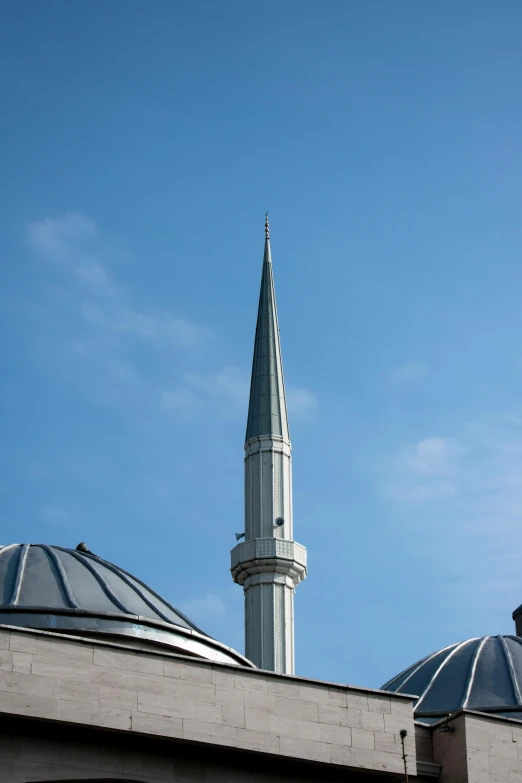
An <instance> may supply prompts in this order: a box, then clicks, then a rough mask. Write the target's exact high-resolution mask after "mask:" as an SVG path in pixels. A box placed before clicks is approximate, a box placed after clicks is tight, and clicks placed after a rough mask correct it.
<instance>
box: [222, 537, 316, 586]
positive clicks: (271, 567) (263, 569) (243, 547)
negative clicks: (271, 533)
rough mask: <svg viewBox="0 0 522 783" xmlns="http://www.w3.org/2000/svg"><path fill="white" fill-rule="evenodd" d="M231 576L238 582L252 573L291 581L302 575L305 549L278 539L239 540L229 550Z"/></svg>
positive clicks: (296, 581)
mask: <svg viewBox="0 0 522 783" xmlns="http://www.w3.org/2000/svg"><path fill="white" fill-rule="evenodd" d="M230 555H231V567H230V570H231V572H232V578H233V579H234V582H237V583H238V584H240V585H242V584H244V583H245V582H246V580H247V579H248V577H249V576H252V575H253V574H262V573H265V574H273V575H274V577H275V575H276V574H281V575H283V576H286V577H290V579H291V580H292V581H293V583H294V587H295V586H296V585H298V584H299V582H302V580H303V579H305V577H306V548H305V547H304V546H302V544H298V543H297V542H296V541H287V540H286V539H281V538H254V539H253V540H252V541H242V542H241V543H240V544H238V545H237V546H235V547H234V549H233V550H232V551H231V553H230Z"/></svg>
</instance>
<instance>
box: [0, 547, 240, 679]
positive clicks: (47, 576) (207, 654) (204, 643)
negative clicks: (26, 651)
mask: <svg viewBox="0 0 522 783" xmlns="http://www.w3.org/2000/svg"><path fill="white" fill-rule="evenodd" d="M80 547H81V548H82V550H81V551H78V550H75V549H66V548H65V547H61V546H48V545H46V544H11V545H9V546H0V624H5V625H18V626H22V627H26V628H40V629H45V630H49V631H59V632H62V633H77V634H82V635H85V634H96V635H102V636H111V637H112V636H114V635H118V636H124V637H127V641H130V639H129V637H132V638H133V639H135V640H140V644H141V645H143V644H147V645H150V644H153V645H158V644H161V645H169V646H170V647H172V648H175V649H176V650H177V651H179V652H183V653H184V654H188V655H195V656H197V657H200V658H206V659H209V660H214V661H221V662H226V663H236V664H241V665H244V666H251V665H252V664H250V662H249V661H247V659H246V658H244V657H243V656H242V655H240V654H239V653H236V652H235V651H234V650H231V649H230V648H229V647H226V646H225V645H223V644H221V643H220V642H216V641H215V640H214V639H212V638H211V637H210V636H207V634H205V633H204V632H203V631H202V630H201V629H200V628H198V627H197V626H196V625H195V624H194V623H192V622H191V621H190V620H189V619H188V618H187V617H185V615H184V614H182V613H181V612H180V611H178V610H177V609H175V608H174V607H173V606H172V605H171V604H169V603H168V602H167V601H165V599H163V598H161V596H159V595H158V594H157V593H156V592H154V590H151V588H150V587H147V585H145V584H144V583H143V582H141V581H140V580H139V579H136V577H134V576H132V575H131V574H129V573H127V571H124V570H123V569H122V568H118V567H117V566H115V565H113V564H112V563H109V562H108V561H106V560H102V558H100V557H97V556H96V555H94V554H92V553H91V552H89V551H88V550H87V548H86V547H85V545H80Z"/></svg>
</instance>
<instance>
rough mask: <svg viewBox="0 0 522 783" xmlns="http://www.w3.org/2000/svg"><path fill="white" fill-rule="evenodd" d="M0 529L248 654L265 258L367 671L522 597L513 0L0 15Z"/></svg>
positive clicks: (345, 608)
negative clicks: (239, 541) (241, 538)
mask: <svg viewBox="0 0 522 783" xmlns="http://www.w3.org/2000/svg"><path fill="white" fill-rule="evenodd" d="M2 16H3V19H2V25H1V33H0V35H1V39H2V40H1V42H0V43H1V45H0V98H1V105H2V124H1V129H0V134H1V139H2V144H1V153H0V155H1V170H2V189H1V196H0V198H1V205H0V206H1V209H0V221H1V230H0V253H1V264H0V316H1V319H2V328H1V330H0V342H1V349H2V356H3V361H2V383H1V387H0V438H1V443H2V449H1V455H0V460H1V463H0V502H1V508H2V519H3V521H2V523H1V527H0V530H1V531H2V533H1V535H2V539H3V541H2V543H10V542H13V541H32V542H35V543H38V542H46V543H56V544H60V545H64V546H75V545H76V544H77V543H78V542H79V541H82V540H85V541H87V543H88V545H89V546H90V548H91V549H92V550H93V551H95V552H96V553H98V554H100V555H101V556H102V557H105V558H107V559H109V560H111V561H113V562H116V563H117V564H119V565H121V566H122V567H124V568H126V569H127V570H129V571H131V572H133V573H135V574H136V575H137V576H139V577H140V578H142V579H143V580H144V581H146V582H148V583H149V584H150V585H151V586H152V587H154V588H155V589H157V590H158V591H159V592H161V593H162V594H164V595H165V597H167V598H168V599H170V600H171V601H172V603H174V605H176V606H178V607H179V608H181V609H183V610H184V611H186V612H187V613H188V614H189V615H190V616H191V617H192V618H193V619H194V620H195V621H196V622H197V623H199V624H200V625H201V626H202V627H203V628H204V629H205V630H207V631H208V632H209V633H211V634H212V635H214V636H216V637H217V638H219V639H220V640H221V641H223V642H226V643H228V644H230V645H231V646H234V647H236V648H238V649H240V650H242V649H243V605H242V593H241V590H240V588H238V587H237V585H234V584H233V582H232V580H231V578H230V573H229V550H230V549H231V548H232V546H233V545H234V543H235V539H234V532H235V531H240V530H242V529H243V520H242V492H243V473H242V471H243V438H244V428H245V422H246V409H247V394H248V380H249V373H250V361H251V355H252V348H253V337H254V328H255V317H256V306H257V296H258V290H259V282H260V274H261V261H262V251H263V219H264V212H265V210H266V209H268V210H270V216H271V229H272V231H271V233H272V252H273V260H274V272H275V282H276V290H277V297H278V307H279V320H280V327H281V333H282V346H283V357H284V366H285V377H286V381H287V386H288V396H289V416H290V427H291V435H292V441H293V453H294V503H295V508H294V520H295V531H296V537H297V539H298V540H299V541H300V542H302V543H303V544H305V545H306V546H307V547H308V553H309V577H308V579H307V580H306V582H304V583H303V584H302V585H301V586H300V587H299V589H298V591H297V596H296V645H297V670H298V673H300V674H302V675H306V676H311V677H318V678H320V679H326V680H330V679H331V680H335V681H339V682H349V683H353V684H359V685H369V686H374V687H377V686H379V685H380V684H382V682H384V681H385V680H387V679H388V678H389V677H391V676H392V675H393V674H395V673H396V672H397V671H399V670H400V669H402V668H404V667H405V666H406V665H408V664H410V663H411V662H413V661H414V660H417V659H418V658H420V657H421V656H423V655H425V654H428V653H430V652H432V651H433V650H435V649H437V648H440V647H442V646H444V645H447V644H450V643H452V642H455V641H459V640H461V639H464V638H467V637H470V636H475V635H483V634H490V633H492V634H494V633H501V632H508V633H509V632H512V630H513V624H512V621H511V618H510V614H511V611H512V610H513V609H514V608H515V607H516V606H518V604H520V603H521V602H522V575H521V572H520V552H521V549H522V402H521V382H522V358H521V352H520V345H519V343H520V335H521V334H522V308H521V306H520V302H521V293H520V292H521V290H522V265H521V263H520V259H521V251H522V230H521V225H522V221H521V205H522V153H521V149H522V148H521V144H520V139H521V138H522V100H521V99H522V95H521V92H522V87H521V81H520V78H519V75H520V72H521V68H522V45H521V44H522V41H521V38H522V33H521V30H522V7H521V6H520V3H519V2H517V0H512V1H510V0H500V2H497V3H494V4H492V3H490V2H485V1H484V2H482V1H481V0H469V1H466V0H461V2H458V3H453V2H441V3H436V4H434V3H419V2H417V1H415V2H414V1H413V0H412V1H411V2H408V1H407V0H398V1H397V2H395V3H390V2H387V0H371V2H365V3H355V2H346V0H330V2H328V3H324V2H318V1H317V2H311V1H310V0H299V2H297V1H296V2H294V1H293V0H283V2H273V1H272V0H266V1H265V2H263V3H262V4H258V3H255V4H254V3H245V2H243V1H242V0H241V1H240V0H237V1H235V0H225V2H221V3H216V2H213V1H212V2H211V1H210V0H209V1H208V2H203V1H202V0H193V1H192V2H171V1H170V0H155V2H153V3H145V2H137V1H136V0H110V2H102V1H101V0H93V1H92V2H89V3H71V2H67V0H47V1H46V2H45V3H43V2H41V0H25V2H23V3H10V4H4V8H3V11H2Z"/></svg>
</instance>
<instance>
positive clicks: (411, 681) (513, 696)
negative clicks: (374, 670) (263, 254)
mask: <svg viewBox="0 0 522 783" xmlns="http://www.w3.org/2000/svg"><path fill="white" fill-rule="evenodd" d="M382 688H383V690H387V691H395V692H396V693H414V694H418V695H419V698H418V700H417V702H416V705H415V708H414V709H415V716H416V718H418V719H420V720H428V721H429V720H430V719H440V717H442V716H444V715H448V714H449V713H450V712H457V711H458V710H461V709H469V710H477V711H479V712H493V713H496V714H500V715H505V716H510V717H512V718H517V719H519V720H522V696H521V691H522V639H521V638H519V637H518V636H484V637H482V638H481V639H468V640H467V641H465V642H459V643H458V644H452V645H450V646H449V647H445V648H444V649H442V650H439V651H438V652H435V653H432V654H431V655H428V656H427V657H426V658H423V659H422V660H421V661H418V662H417V663H415V664H414V665H413V666H410V667H409V668H408V669H405V670H404V671H403V672H401V673H400V674H398V675H397V676H396V677H394V678H393V679H391V680H389V681H388V682H387V683H385V685H383V686H382Z"/></svg>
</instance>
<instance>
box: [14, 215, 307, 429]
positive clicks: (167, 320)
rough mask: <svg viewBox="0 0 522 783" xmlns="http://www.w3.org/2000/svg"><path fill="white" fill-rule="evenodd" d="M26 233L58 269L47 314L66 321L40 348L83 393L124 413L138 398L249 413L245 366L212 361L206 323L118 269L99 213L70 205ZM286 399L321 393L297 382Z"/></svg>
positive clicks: (177, 413)
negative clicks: (151, 295) (141, 290)
mask: <svg viewBox="0 0 522 783" xmlns="http://www.w3.org/2000/svg"><path fill="white" fill-rule="evenodd" d="M27 241H28V244H29V246H30V247H31V249H32V250H33V251H34V253H36V255H37V257H38V258H39V259H40V261H41V262H42V264H43V265H44V268H46V269H47V268H48V269H49V276H50V279H51V277H52V281H53V282H52V285H51V284H50V285H49V288H48V305H49V306H48V307H47V308H46V310H45V313H46V316H47V314H48V313H50V312H54V313H55V316H56V319H57V320H59V321H60V326H59V328H54V329H53V330H52V332H53V336H52V339H53V340H54V343H53V345H52V346H49V345H46V346H44V347H42V351H41V353H42V355H44V356H46V357H47V361H52V362H53V369H54V370H55V371H58V372H61V373H62V374H64V375H65V376H66V377H67V380H68V381H69V382H70V383H72V384H73V385H74V386H75V387H76V388H77V389H78V391H80V392H81V394H82V395H83V396H86V397H88V398H89V399H90V400H92V401H94V402H96V403H98V404H103V405H113V406H116V407H117V408H118V411H119V412H120V413H125V412H126V411H129V412H130V411H134V412H136V410H137V408H138V407H139V410H140V412H148V414H149V415H151V416H154V415H161V416H165V415H168V416H171V417H175V418H176V419H181V420H183V419H186V418H190V417H191V416H192V415H193V414H197V415H201V414H202V413H205V415H206V414H208V415H212V416H216V415H217V416H225V417H229V416H236V415H238V416H239V415H241V416H245V415H246V409H247V405H248V388H249V381H250V373H249V372H248V370H247V369H246V368H245V369H243V368H241V367H238V366H236V365H231V364H225V365H224V366H222V367H221V368H219V367H218V368H215V363H216V360H215V357H214V356H213V355H212V351H213V348H214V347H215V345H216V342H217V341H216V338H215V335H214V334H213V332H212V330H211V329H210V328H209V327H208V326H207V325H206V324H201V323H198V322H196V321H194V320H192V319H190V318H189V317H187V315H186V314H183V313H179V312H169V311H165V310H163V311H162V310H158V309H157V308H154V307H151V306H149V304H148V303H146V302H145V303H144V302H142V301H138V299H139V294H138V295H136V294H135V293H134V292H133V291H132V290H130V289H129V287H128V286H127V285H125V284H124V283H122V282H120V281H119V280H118V279H117V277H116V276H115V274H114V271H113V267H114V264H113V263H112V258H113V249H114V247H115V243H114V241H113V240H112V239H111V238H110V237H107V236H105V235H104V233H103V232H102V231H101V229H100V228H99V227H98V225H97V224H96V223H95V221H94V220H92V218H90V217H89V216H87V215H84V214H82V213H78V212H76V213H74V212H71V213H67V214H66V215H64V216H62V217H59V218H45V219H43V220H39V221H36V222H34V223H31V224H30V225H29V226H28V228H27ZM44 337H45V330H43V332H42V335H40V330H39V334H38V338H39V339H44ZM49 339H51V338H49ZM153 352H154V353H153ZM154 354H157V357H156V360H155V358H154ZM213 365H214V367H213ZM199 367H203V369H201V370H200V369H198V368H199ZM288 405H289V409H290V413H291V414H292V415H300V414H302V413H306V412H308V411H310V410H311V409H312V408H314V407H315V406H316V405H317V401H316V399H315V397H314V395H313V394H312V393H311V392H310V391H308V390H306V389H292V388H290V389H289V392H288ZM134 418H136V417H135V416H134ZM140 418H141V417H140Z"/></svg>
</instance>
